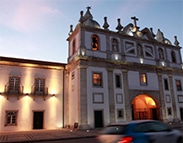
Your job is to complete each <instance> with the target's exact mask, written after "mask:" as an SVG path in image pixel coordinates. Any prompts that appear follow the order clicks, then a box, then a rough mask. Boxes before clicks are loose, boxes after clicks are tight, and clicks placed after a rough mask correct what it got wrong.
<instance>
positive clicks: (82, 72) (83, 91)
mask: <svg viewBox="0 0 183 143" xmlns="http://www.w3.org/2000/svg"><path fill="white" fill-rule="evenodd" d="M78 86H79V87H78V110H79V127H80V129H89V128H90V126H89V125H88V116H87V115H88V112H87V109H88V106H87V75H86V67H81V66H80V67H78Z"/></svg>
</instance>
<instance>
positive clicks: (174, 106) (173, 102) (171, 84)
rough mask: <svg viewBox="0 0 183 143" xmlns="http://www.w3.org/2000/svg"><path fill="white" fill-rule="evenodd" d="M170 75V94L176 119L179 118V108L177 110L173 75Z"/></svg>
mask: <svg viewBox="0 0 183 143" xmlns="http://www.w3.org/2000/svg"><path fill="white" fill-rule="evenodd" d="M168 77H169V81H170V82H169V83H170V94H171V95H170V96H171V100H172V111H173V115H174V116H173V118H174V121H176V120H178V118H177V110H176V101H175V94H174V90H173V79H172V75H170V74H169V75H168Z"/></svg>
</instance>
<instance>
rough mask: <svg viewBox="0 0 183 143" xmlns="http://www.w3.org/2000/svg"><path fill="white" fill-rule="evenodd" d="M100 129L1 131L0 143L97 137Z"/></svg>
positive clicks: (27, 142) (25, 142)
mask: <svg viewBox="0 0 183 143" xmlns="http://www.w3.org/2000/svg"><path fill="white" fill-rule="evenodd" d="M97 133H98V130H86V131H83V130H69V129H56V130H33V131H8V132H0V143H10V142H11V143H29V142H39V141H45V140H46V141H52V140H64V139H71V138H72V139H76V138H90V137H95V136H96V135H97Z"/></svg>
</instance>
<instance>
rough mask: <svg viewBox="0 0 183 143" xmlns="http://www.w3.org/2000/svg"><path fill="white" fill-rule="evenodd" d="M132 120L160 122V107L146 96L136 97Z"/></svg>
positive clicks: (133, 103) (133, 104)
mask: <svg viewBox="0 0 183 143" xmlns="http://www.w3.org/2000/svg"><path fill="white" fill-rule="evenodd" d="M132 119H133V120H142V119H154V120H158V106H157V103H156V102H155V100H154V99H153V98H152V97H150V96H148V95H146V94H140V95H138V96H137V97H135V98H134V100H133V102H132Z"/></svg>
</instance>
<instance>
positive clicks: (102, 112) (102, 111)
mask: <svg viewBox="0 0 183 143" xmlns="http://www.w3.org/2000/svg"><path fill="white" fill-rule="evenodd" d="M96 111H101V114H102V125H101V126H102V127H104V110H103V109H96V110H93V118H94V128H100V127H96V122H95V112H96Z"/></svg>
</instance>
